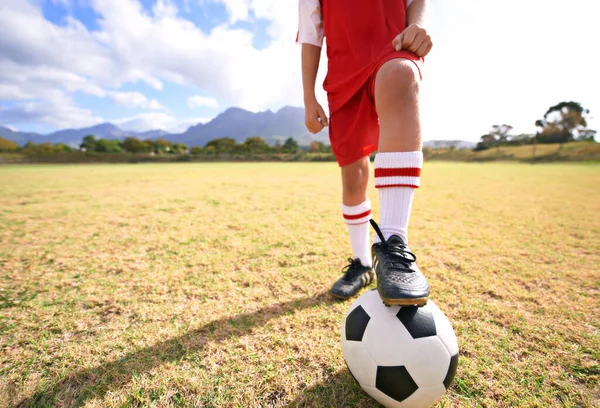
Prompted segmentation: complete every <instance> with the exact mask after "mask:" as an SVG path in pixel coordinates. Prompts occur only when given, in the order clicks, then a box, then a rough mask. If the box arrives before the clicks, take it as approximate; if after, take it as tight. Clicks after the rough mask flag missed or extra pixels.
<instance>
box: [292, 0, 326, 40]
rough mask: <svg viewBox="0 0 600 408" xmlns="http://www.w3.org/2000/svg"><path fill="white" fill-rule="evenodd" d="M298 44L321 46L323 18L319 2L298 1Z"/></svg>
mask: <svg viewBox="0 0 600 408" xmlns="http://www.w3.org/2000/svg"><path fill="white" fill-rule="evenodd" d="M298 12H299V21H298V36H297V38H296V42H297V43H298V44H312V45H315V46H317V47H322V46H323V17H322V15H321V3H320V1H319V0H299V1H298Z"/></svg>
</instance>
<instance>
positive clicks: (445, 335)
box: [427, 301, 458, 356]
mask: <svg viewBox="0 0 600 408" xmlns="http://www.w3.org/2000/svg"><path fill="white" fill-rule="evenodd" d="M427 303H428V304H429V303H432V306H433V308H432V312H433V319H434V320H435V328H436V330H437V335H438V337H439V338H440V340H441V341H442V343H444V345H445V346H446V348H447V349H448V352H449V353H450V355H451V356H454V355H456V353H458V340H457V339H456V334H454V329H452V324H451V323H450V320H448V318H447V317H446V315H445V314H444V312H442V311H441V310H440V308H439V307H438V306H437V305H436V304H435V303H433V302H431V301H429V302H427Z"/></svg>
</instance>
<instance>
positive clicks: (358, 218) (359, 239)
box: [342, 199, 373, 266]
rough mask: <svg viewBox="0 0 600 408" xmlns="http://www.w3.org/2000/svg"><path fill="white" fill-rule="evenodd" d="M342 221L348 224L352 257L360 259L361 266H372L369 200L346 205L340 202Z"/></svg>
mask: <svg viewBox="0 0 600 408" xmlns="http://www.w3.org/2000/svg"><path fill="white" fill-rule="evenodd" d="M342 213H343V215H344V222H345V223H346V225H347V226H348V233H349V234H350V244H351V245H352V254H353V259H356V258H358V259H360V263H361V264H363V266H373V261H372V260H371V248H370V241H371V240H370V238H369V220H370V219H371V201H369V200H368V199H367V201H365V202H364V203H362V204H359V205H355V206H347V205H344V204H342Z"/></svg>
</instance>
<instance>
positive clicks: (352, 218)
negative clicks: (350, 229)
mask: <svg viewBox="0 0 600 408" xmlns="http://www.w3.org/2000/svg"><path fill="white" fill-rule="evenodd" d="M367 215H371V210H367V211H365V212H364V213H362V214H356V215H348V214H344V219H346V220H358V219H359V218H362V217H366V216H367Z"/></svg>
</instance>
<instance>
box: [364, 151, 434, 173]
mask: <svg viewBox="0 0 600 408" xmlns="http://www.w3.org/2000/svg"><path fill="white" fill-rule="evenodd" d="M374 164H375V168H380V169H392V168H416V169H420V168H422V167H423V152H422V151H420V150H419V151H416V152H390V153H388V152H386V153H377V154H376V155H375V163H374Z"/></svg>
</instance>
